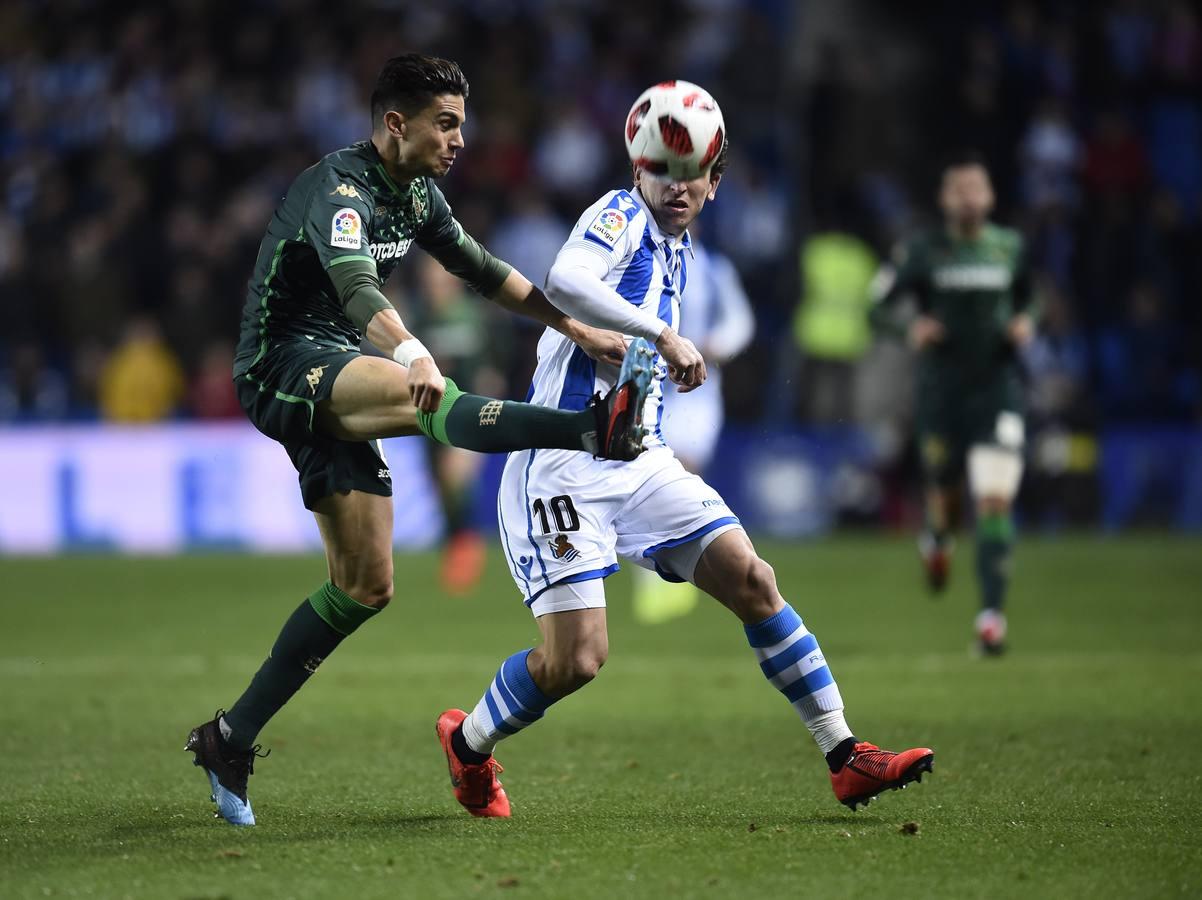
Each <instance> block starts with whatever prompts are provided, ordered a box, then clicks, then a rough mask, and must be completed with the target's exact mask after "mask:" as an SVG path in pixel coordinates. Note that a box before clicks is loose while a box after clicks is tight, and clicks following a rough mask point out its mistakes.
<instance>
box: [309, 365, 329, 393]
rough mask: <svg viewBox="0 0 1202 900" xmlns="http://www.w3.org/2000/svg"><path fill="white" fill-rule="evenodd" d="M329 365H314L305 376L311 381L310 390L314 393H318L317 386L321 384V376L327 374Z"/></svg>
mask: <svg viewBox="0 0 1202 900" xmlns="http://www.w3.org/2000/svg"><path fill="white" fill-rule="evenodd" d="M327 368H329V367H328V366H314V367H313V368H312V369H310V370H309V374H308V375H306V376H305V381H307V382H309V390H310V391H312V392H313V393H314V394H316V393H317V386H318V385H319V384H321V376H322V375H324V374H325V371H326V369H327Z"/></svg>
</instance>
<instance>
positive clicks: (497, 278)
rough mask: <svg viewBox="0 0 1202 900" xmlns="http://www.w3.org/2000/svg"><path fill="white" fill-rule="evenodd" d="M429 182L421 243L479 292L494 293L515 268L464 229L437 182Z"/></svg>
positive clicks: (418, 242)
mask: <svg viewBox="0 0 1202 900" xmlns="http://www.w3.org/2000/svg"><path fill="white" fill-rule="evenodd" d="M426 185H427V189H428V196H429V202H430V212H429V215H428V216H427V217H426V221H425V223H424V224H423V226H422V228H421V230H420V231H419V232H418V233H417V245H418V246H419V247H421V248H422V249H423V250H425V251H426V252H427V253H429V254H430V255H431V256H433V257H434V258H435V259H437V260H438V261H439V262H440V263H442V266H443V268H444V269H446V270H447V271H448V272H450V273H451V274H452V275H454V276H456V277H457V278H462V279H463V280H464V281H466V282H467V284H468V286H469V287H471V289H472V290H474V291H475V292H476V293H478V294H482V295H484V296H485V297H490V296H492V295H493V294H494V293H496V291H497V288H499V287H500V286H501V285H502V284H503V283H504V281H505V279H506V278H508V277H509V273H510V272H512V271H513V267H512V266H510V265H509V264H508V263H505V262H502V261H501V260H499V259H497V258H496V257H495V256H493V255H492V254H491V253H489V252H488V251H487V250H485V249H484V247H483V246H481V245H480V243H479V242H477V241H476V240H475V238H473V237H472V236H471V235H470V234H468V233H467V232H466V231H464V230H463V226H461V225H460V224H459V223H458V222H457V221H455V217H454V216H452V215H451V207H450V204H448V203H447V198H446V197H444V196H443V195H442V191H440V190H439V189H438V186H437V185H435V184H434V183H433V182H432V181H430V180H429V179H427V180H426Z"/></svg>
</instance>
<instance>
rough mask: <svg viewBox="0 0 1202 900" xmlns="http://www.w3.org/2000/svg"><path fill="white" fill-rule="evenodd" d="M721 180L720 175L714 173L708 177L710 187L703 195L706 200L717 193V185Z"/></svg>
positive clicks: (712, 197)
mask: <svg viewBox="0 0 1202 900" xmlns="http://www.w3.org/2000/svg"><path fill="white" fill-rule="evenodd" d="M721 181H722V176H721V175H714V176H712V177H711V178H710V189H709V191H708V192H707V193H706V195H705V198H706V199H707V200H713V199H714V197H715V195H716V194H717V193H718V185H719V184H720V183H721Z"/></svg>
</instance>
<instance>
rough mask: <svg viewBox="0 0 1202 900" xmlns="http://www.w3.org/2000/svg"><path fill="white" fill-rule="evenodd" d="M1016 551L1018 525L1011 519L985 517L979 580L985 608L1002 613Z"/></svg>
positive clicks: (981, 523) (981, 526) (979, 544)
mask: <svg viewBox="0 0 1202 900" xmlns="http://www.w3.org/2000/svg"><path fill="white" fill-rule="evenodd" d="M1013 549H1014V522H1013V520H1012V519H1011V518H1010V516H1008V515H989V516H982V517H981V519H980V520H979V521H978V522H977V578H978V579H979V580H980V582H981V606H982V607H983V608H985V609H996V610H999V611H1000V610H1001V608H1002V605H1003V604H1004V603H1005V600H1006V584H1007V582H1008V581H1009V580H1010V554H1011V551H1012V550H1013Z"/></svg>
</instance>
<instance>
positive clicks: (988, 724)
mask: <svg viewBox="0 0 1202 900" xmlns="http://www.w3.org/2000/svg"><path fill="white" fill-rule="evenodd" d="M761 549H762V551H763V553H764V555H765V556H766V557H767V558H768V559H769V560H770V561H771V562H772V563H773V564H774V565H775V567H776V569H777V573H778V577H779V580H780V582H781V586H782V590H783V592H784V593H785V595H786V596H787V597H788V598H790V599H791V600H792V602H793V604H794V605H795V606H796V607H797V609H798V610H799V611H800V612H801V613H802V615H803V616H804V617H805V618H806V620H807V624H809V625H810V627H811V628H812V629H813V630H814V631H815V633H816V634H817V635H818V637H819V639H820V640H821V641H822V645H823V648H824V650H825V652H826V654H827V656H828V658H829V659H830V661H831V664H832V668H833V670H834V672H835V675H836V677H837V678H838V679H839V683H840V686H841V688H842V691H843V695H844V698H845V700H846V701H847V704H848V712H849V719H850V721H851V723H852V725H853V727H854V728H856V729H857V732H858V734H860V736H861V737H863V738H867V739H870V740H874V741H876V742H878V743H881V744H882V745H884V746H888V747H893V748H901V747H903V746H911V745H915V744H928V745H929V746H932V747H934V748H935V750H936V754H937V755H936V764H935V774H934V776H933V777H932V778H929V779H924V782H923V784H922V785H918V786H913V787H911V789H910V790H908V791H906V792H905V793H901V792H894V793H890V794H887V795H885V796H884V797H882V798H881V799H879V800H877V801H876V802H875V803H874V804H873V805H872V806H870V807H869V808H868V809H867V810H862V811H860V812H859V813H855V814H853V813H850V812H847V811H846V810H844V809H843V807H841V806H839V805H838V804H837V803H836V802H835V801H834V799H833V797H832V795H831V791H830V787H829V784H828V780H827V775H826V769H825V767H824V765H823V762H822V759H821V756H820V755H819V754H818V752H817V750H816V749H815V748H814V747H813V746H812V744H811V742H810V740H809V737H808V735H807V734H806V733H805V732H804V730H803V728H802V727H801V725H800V723H799V722H798V721H797V720H796V718H795V716H794V714H793V712H792V710H791V709H790V708H789V707H788V705H787V703H786V702H785V701H784V700H783V699H782V698H781V697H780V696H779V695H778V694H777V693H776V691H774V690H773V689H771V688H770V687H769V686H768V685H767V684H765V682H764V680H763V678H762V676H761V675H760V673H759V671H758V669H757V667H756V665H755V663H754V660H753V657H752V654H751V651H750V650H749V649H748V648H747V646H746V644H745V641H744V639H743V636H742V633H741V629H740V628H739V627H738V623H737V622H736V621H735V620H734V619H733V617H731V616H730V615H729V614H728V613H726V612H725V611H723V610H721V609H720V608H718V606H717V604H709V605H707V606H705V607H703V608H702V609H700V610H699V611H698V612H696V613H695V614H694V615H693V616H691V617H690V618H689V619H687V620H684V621H683V622H681V623H679V624H676V625H672V626H667V627H664V626H660V627H656V628H641V627H638V626H636V625H635V624H634V622H633V621H632V620H631V617H630V613H629V608H628V603H627V602H626V598H627V595H628V590H629V588H628V583H627V582H626V581H625V580H624V578H625V576H624V575H620V576H616V577H615V578H613V579H611V580H610V587H611V592H610V593H611V615H610V624H611V659H610V662H609V663H608V665H607V666H606V668H605V670H604V672H603V673H602V674H601V676H600V678H599V679H598V680H597V682H596V683H595V684H593V685H591V686H590V687H589V688H587V689H586V690H585V691H584V692H583V693H581V694H579V695H577V696H575V697H573V698H571V699H570V700H568V701H567V702H564V703H562V704H560V705H559V706H557V707H555V708H554V709H553V710H552V711H551V712H550V713H549V714H548V716H547V718H546V720H545V721H544V722H542V723H540V724H539V725H537V726H536V727H534V728H532V729H530V730H528V731H526V732H524V733H523V734H522V735H520V736H518V737H517V738H514V739H512V740H510V741H508V742H507V743H505V744H504V745H503V746H502V747H501V749H500V752H499V756H500V758H501V760H502V761H503V762H504V764H505V765H506V767H507V771H506V775H505V776H504V780H505V782H506V786H507V788H508V790H509V793H510V796H511V798H512V800H513V804H514V811H515V815H514V818H513V819H511V820H508V821H483V820H477V819H472V818H470V817H469V816H467V815H466V814H465V813H464V812H463V811H462V810H461V809H460V808H459V807H458V806H457V805H456V804H455V802H454V800H453V799H452V797H451V794H450V789H449V786H448V784H447V778H446V769H445V765H444V762H443V760H442V757H441V752H440V750H439V748H438V745H437V742H436V739H435V737H434V729H433V725H434V719H435V717H436V716H437V714H438V712H439V711H440V710H441V709H443V708H444V707H446V706H451V705H459V706H466V707H468V708H470V707H471V705H472V704H473V703H474V702H475V700H476V699H477V697H478V696H479V694H480V692H481V690H482V689H483V688H484V686H485V685H486V683H487V681H488V680H489V678H490V677H491V676H492V674H493V672H494V671H495V669H496V667H497V665H498V663H499V661H500V660H501V659H502V658H503V657H505V656H507V655H508V654H510V653H512V652H513V651H515V650H517V649H520V648H522V647H526V646H530V645H531V643H532V642H533V640H534V637H535V634H536V629H535V627H534V624H533V622H532V621H531V619H530V617H529V615H528V614H527V612H526V611H525V610H524V609H523V607H522V605H521V602H520V600H518V599H517V597H516V595H515V593H514V590H513V588H512V585H511V583H510V582H509V580H508V578H507V576H506V575H505V574H504V572H503V571H502V569H501V567H500V559H499V555H497V554H494V556H493V559H492V561H491V562H492V568H490V570H489V574H488V577H487V579H486V581H485V583H484V585H483V586H482V587H481V589H480V591H479V592H478V593H477V594H476V595H474V596H472V597H469V598H465V599H449V598H447V597H445V596H443V595H441V594H440V592H439V590H438V589H437V586H436V580H435V573H436V569H437V559H436V558H435V557H433V556H430V555H423V556H402V557H398V559H397V584H398V598H397V599H396V600H395V601H394V602H393V605H392V607H391V608H390V609H389V610H388V611H387V612H386V613H385V614H384V615H383V616H381V617H380V618H378V619H376V620H375V621H373V622H372V623H371V624H370V625H369V626H368V627H366V628H365V629H364V630H363V631H362V632H361V633H360V634H357V635H356V636H355V637H354V638H353V639H352V640H351V641H349V642H348V643H347V644H346V645H344V646H343V647H342V648H341V649H340V650H339V651H338V652H337V653H336V654H334V655H333V656H332V657H331V658H330V659H329V660H328V661H327V662H326V663H325V665H324V666H323V667H322V669H321V671H320V673H319V674H318V675H317V676H316V677H315V678H314V679H313V680H312V681H311V682H310V683H309V685H308V686H306V688H305V690H304V691H303V692H302V694H301V695H300V696H299V697H298V698H297V699H296V700H294V701H293V703H292V704H291V705H290V706H289V707H288V708H287V709H285V710H284V712H282V713H281V714H280V715H279V716H278V717H277V719H276V720H275V721H274V722H272V723H271V724H270V725H269V726H268V728H267V730H266V732H265V733H264V735H263V736H262V740H263V742H264V743H265V744H266V745H268V746H270V747H271V748H272V749H273V750H274V753H273V754H272V756H271V758H270V759H268V760H265V761H261V762H260V763H259V767H258V774H257V775H256V776H255V777H254V778H252V780H251V784H250V786H251V797H252V799H253V801H254V805H255V811H256V814H257V815H258V818H259V822H260V825H259V826H258V827H257V828H254V829H241V830H240V829H235V828H232V827H230V826H227V825H225V824H224V823H222V822H219V821H215V820H213V819H212V818H211V817H210V816H211V804H210V803H209V802H208V799H207V794H208V790H207V783H206V782H205V780H204V777H203V775H202V774H201V772H200V771H199V770H197V769H194V768H193V767H192V766H191V765H190V764H189V760H190V757H189V756H187V755H186V754H184V753H183V752H182V748H183V743H184V738H185V736H186V734H187V732H188V729H189V728H190V727H191V726H193V725H195V724H196V723H198V722H200V721H202V720H203V719H206V718H208V717H209V716H210V715H211V714H212V711H213V710H214V709H215V708H216V707H217V706H219V705H228V704H230V703H231V702H232V701H233V699H234V698H235V697H236V696H237V694H238V693H239V691H240V690H241V688H242V687H243V686H244V684H245V683H246V681H247V679H248V678H249V676H250V674H251V673H252V672H253V671H254V669H255V668H256V667H257V665H258V663H259V662H260V661H261V658H262V656H263V654H264V653H265V651H266V649H267V647H268V645H269V643H270V642H271V640H272V639H273V638H274V635H275V633H276V631H277V629H278V627H279V625H280V624H281V623H282V621H283V619H284V617H285V616H286V615H287V614H288V613H289V612H290V611H291V609H292V608H293V607H294V606H295V605H296V603H297V602H299V600H300V599H301V598H303V597H304V596H305V595H306V594H307V593H308V592H309V591H310V590H311V589H312V588H313V587H314V586H315V585H316V584H317V583H319V582H320V581H321V579H322V577H323V574H322V571H323V570H322V565H321V563H320V561H319V560H318V559H316V558H301V559H296V558H288V559H286V558H255V557H239V556H195V557H185V558H176V559H145V560H141V559H139V560H130V559H115V558H90V557H73V558H62V559H45V560H22V559H5V560H0V583H2V584H3V588H4V593H3V598H2V599H0V622H2V623H3V628H2V629H0V692H2V693H0V696H2V697H3V703H2V704H0V761H2V762H0V772H2V773H3V790H4V801H3V803H2V804H0V895H2V896H4V897H22V896H29V897H44V896H106V897H107V896H112V897H120V896H133V897H190V898H201V897H209V898H217V897H228V898H260V897H264V898H266V897H271V898H274V897H289V896H294V897H334V896H357V897H372V896H380V897H397V896H409V897H440V896H445V897H475V896H483V897H487V896H504V897H536V896H538V897H543V896H545V897H569V896H570V897H578V898H585V897H613V896H617V895H621V896H623V897H624V898H635V897H660V896H686V897H693V896H702V897H707V896H712V897H740V896H746V897H763V896H777V895H785V894H786V893H788V894H803V893H804V894H808V895H813V896H833V895H836V894H841V895H844V896H847V895H851V894H852V893H855V894H858V895H863V896H886V897H893V896H914V897H918V896H921V897H958V898H959V897H1005V896H1023V897H1065V896H1070V895H1074V894H1076V895H1085V894H1089V895H1090V896H1093V897H1142V896H1196V895H1197V894H1198V893H1199V892H1202V849H1200V848H1202V824H1200V814H1199V801H1200V800H1202V777H1200V775H1199V766H1198V763H1197V759H1196V756H1197V753H1196V749H1195V748H1196V747H1198V746H1199V745H1200V744H1202V652H1200V651H1199V647H1198V638H1199V635H1200V634H1202V544H1200V543H1199V542H1197V541H1191V540H1188V539H1183V538H1173V537H1159V536H1143V537H1139V538H1128V539H1122V540H1119V539H1102V538H1072V539H1060V540H1055V541H1033V540H1031V541H1027V542H1025V543H1024V544H1022V545H1021V546H1020V548H1019V552H1020V556H1019V568H1018V571H1017V574H1016V578H1015V589H1014V592H1013V593H1014V596H1013V600H1012V605H1011V632H1012V642H1013V651H1012V653H1011V654H1010V655H1009V656H1007V657H1005V658H1003V659H1000V660H976V659H973V658H971V657H970V656H969V654H968V652H967V649H966V648H967V646H968V643H969V636H970V634H969V632H970V622H971V617H972V613H973V607H974V602H975V601H974V586H973V578H972V577H971V560H970V559H968V556H969V555H970V554H967V553H965V554H962V558H961V559H959V560H958V561H957V570H956V571H955V573H954V581H953V585H952V588H951V590H950V592H949V594H948V595H947V596H946V597H944V598H943V599H942V600H939V601H932V600H930V599H928V598H927V597H926V596H925V593H924V591H923V589H922V588H921V587H920V583H919V579H918V571H917V563H916V561H915V558H914V554H913V550H912V543H911V542H910V541H909V540H901V539H855V538H845V539H840V540H835V541H831V542H826V543H819V544H806V545H797V546H790V545H781V544H775V545H773V544H765V545H764V546H763V547H762V548H761Z"/></svg>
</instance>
